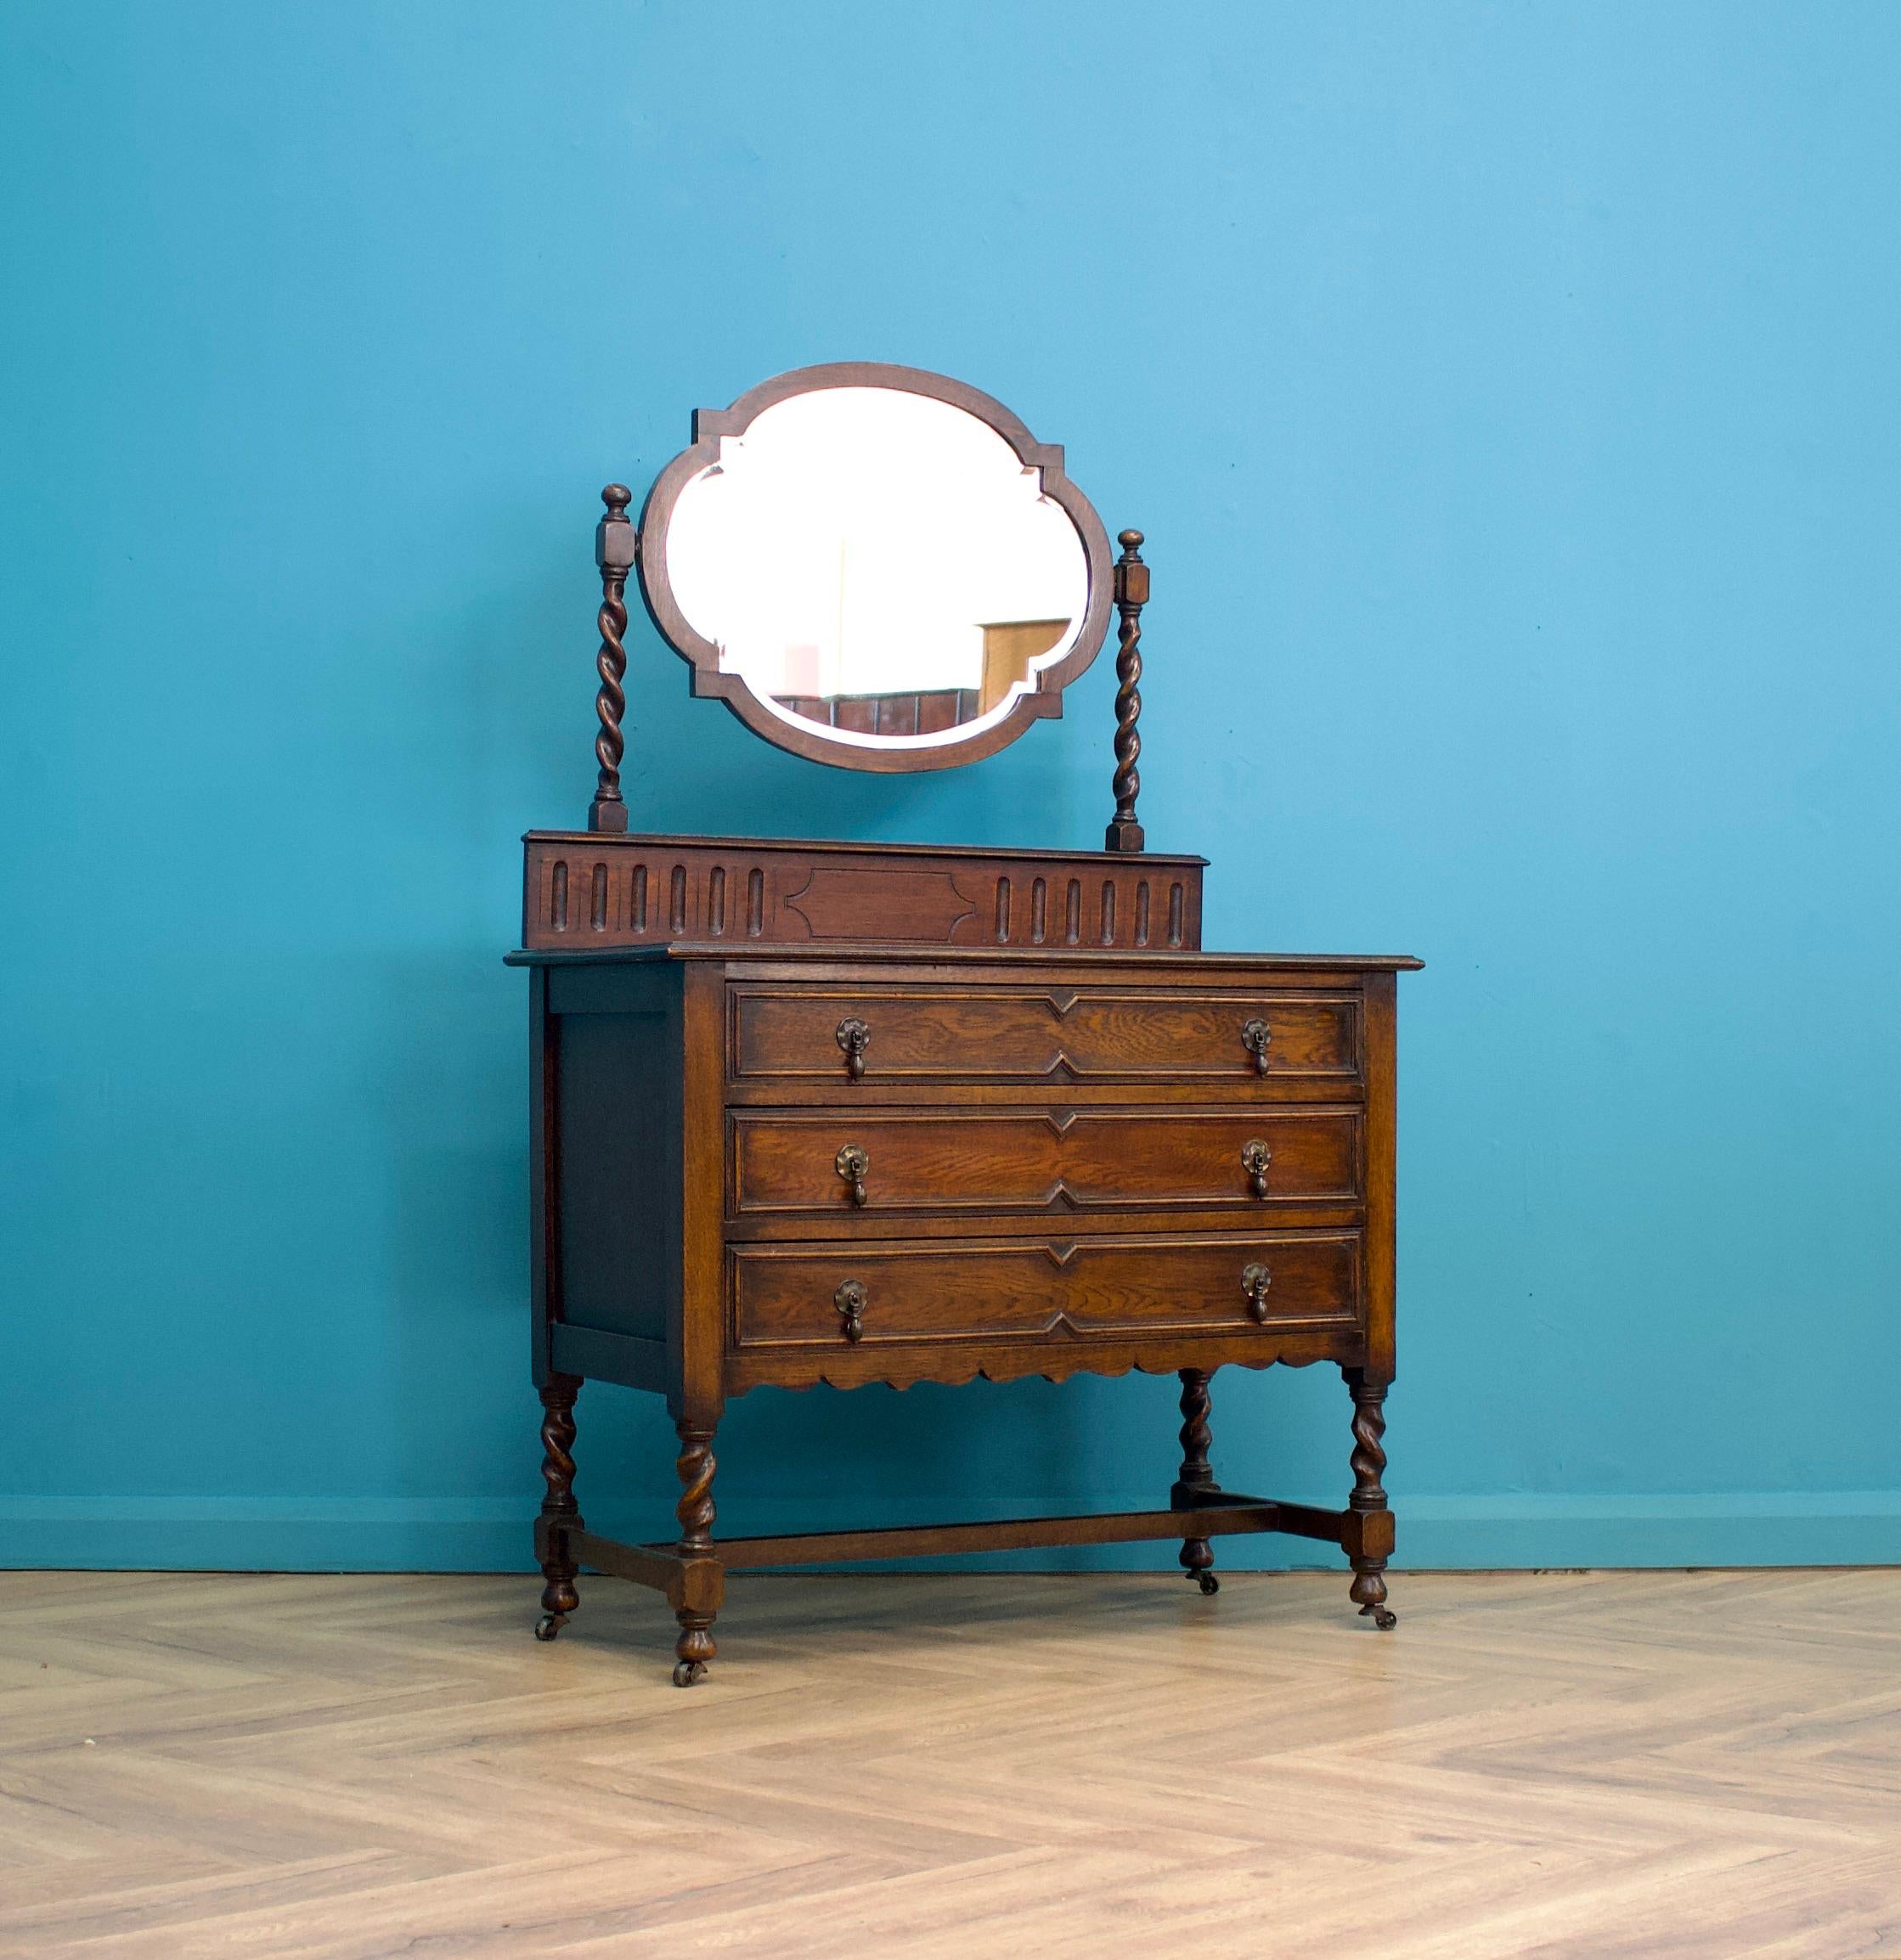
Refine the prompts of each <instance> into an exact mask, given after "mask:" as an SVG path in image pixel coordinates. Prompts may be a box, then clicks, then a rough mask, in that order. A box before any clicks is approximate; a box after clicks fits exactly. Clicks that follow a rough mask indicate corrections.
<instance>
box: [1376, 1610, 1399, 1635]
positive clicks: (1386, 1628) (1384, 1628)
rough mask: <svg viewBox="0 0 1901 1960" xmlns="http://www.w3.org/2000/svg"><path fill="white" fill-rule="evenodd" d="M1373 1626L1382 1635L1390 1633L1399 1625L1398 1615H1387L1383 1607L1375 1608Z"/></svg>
mask: <svg viewBox="0 0 1901 1960" xmlns="http://www.w3.org/2000/svg"><path fill="white" fill-rule="evenodd" d="M1373 1624H1374V1625H1375V1626H1377V1627H1378V1628H1379V1631H1381V1632H1382V1633H1390V1632H1391V1631H1393V1629H1394V1628H1395V1627H1396V1626H1397V1625H1399V1615H1398V1614H1396V1613H1389V1612H1388V1611H1387V1610H1386V1608H1385V1607H1383V1606H1376V1607H1374V1609H1373Z"/></svg>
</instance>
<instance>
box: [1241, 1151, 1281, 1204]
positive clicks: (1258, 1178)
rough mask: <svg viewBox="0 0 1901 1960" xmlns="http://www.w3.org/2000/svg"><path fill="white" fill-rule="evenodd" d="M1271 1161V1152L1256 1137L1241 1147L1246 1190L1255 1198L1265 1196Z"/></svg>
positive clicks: (1272, 1156)
mask: <svg viewBox="0 0 1901 1960" xmlns="http://www.w3.org/2000/svg"><path fill="white" fill-rule="evenodd" d="M1273 1161H1274V1153H1273V1152H1272V1151H1271V1150H1270V1149H1268V1147H1267V1146H1266V1144H1264V1143H1263V1142H1262V1141H1261V1139H1260V1138H1259V1137H1258V1136H1253V1137H1249V1139H1248V1141H1246V1142H1245V1143H1244V1144H1243V1145H1242V1146H1241V1168H1242V1169H1243V1170H1244V1171H1245V1172H1246V1173H1247V1174H1248V1189H1249V1191H1252V1192H1253V1193H1254V1195H1255V1197H1266V1195H1267V1166H1268V1165H1269V1164H1271V1163H1272V1162H1273Z"/></svg>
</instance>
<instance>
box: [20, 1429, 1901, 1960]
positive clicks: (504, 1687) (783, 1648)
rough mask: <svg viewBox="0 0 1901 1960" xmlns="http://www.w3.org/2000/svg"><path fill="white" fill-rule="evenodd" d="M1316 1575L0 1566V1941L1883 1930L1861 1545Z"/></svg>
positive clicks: (853, 1943) (417, 1945)
mask: <svg viewBox="0 0 1901 1960" xmlns="http://www.w3.org/2000/svg"><path fill="white" fill-rule="evenodd" d="M1163 1441H1165V1439H1158V1442H1159V1443H1160V1442H1163ZM1170 1560H1171V1562H1172V1554H1170ZM1339 1588H1340V1580H1339V1578H1338V1576H1337V1575H1335V1574H1277V1575H1266V1574H1250V1573H1241V1574H1234V1573H1230V1574H1228V1576H1227V1578H1226V1579H1225V1580H1223V1583H1222V1591H1221V1597H1220V1598H1219V1599H1218V1600H1204V1599H1203V1598H1201V1597H1199V1595H1198V1594H1197V1593H1196V1592H1195V1591H1194V1590H1193V1588H1192V1587H1191V1586H1188V1585H1184V1584H1183V1583H1182V1580H1181V1578H1180V1577H1179V1575H1176V1574H1169V1575H1164V1574H1160V1573H1157V1574H1152V1575H1119V1576H1108V1575H1105V1576H1100V1577H1086V1578H1085V1577H1063V1576H1052V1577H1035V1576H1031V1575H1027V1574H1025V1575H1011V1576H997V1575H981V1574H974V1575H973V1574H968V1573H956V1574H930V1575H921V1576H916V1577H897V1576H881V1577H864V1576H854V1577H850V1578H843V1577H838V1576H812V1577H800V1578H796V1579H784V1578H768V1577H752V1576H742V1577H740V1578H737V1579H736V1580H732V1581H731V1582H730V1587H729V1596H730V1602H731V1603H735V1604H737V1605H738V1606H739V1607H740V1608H742V1611H741V1612H739V1613H738V1614H732V1615H730V1616H729V1617H730V1619H731V1629H732V1631H731V1634H730V1636H729V1637H728V1638H727V1639H726V1640H725V1642H723V1643H722V1647H723V1651H722V1653H721V1657H720V1660H719V1665H718V1666H717V1667H716V1668H715V1670H714V1673H713V1675H712V1676H711V1677H710V1678H709V1681H708V1684H707V1685H706V1686H705V1687H701V1688H697V1689H695V1690H694V1691H693V1692H692V1693H691V1694H685V1695H682V1694H677V1693H675V1692H674V1690H673V1688H671V1687H668V1685H667V1681H666V1676H665V1674H664V1672H663V1670H659V1669H657V1668H656V1667H654V1666H652V1664H651V1662H650V1660H649V1659H648V1657H649V1656H651V1655H652V1653H653V1652H654V1651H655V1650H656V1649H657V1648H659V1649H662V1650H663V1649H664V1647H665V1645H666V1643H667V1642H668V1640H669V1639H670V1638H671V1636H672V1634H673V1632H674V1614H673V1610H672V1609H671V1608H669V1607H668V1605H667V1603H666V1602H663V1600H662V1599H661V1598H659V1597H657V1595H655V1594H652V1593H649V1592H645V1591H635V1590H634V1589H633V1588H630V1587H608V1586H606V1585H596V1586H595V1587H594V1589H593V1591H592V1593H591V1594H590V1597H589V1603H588V1606H587V1608H586V1609H585V1610H584V1613H583V1614H581V1615H580V1617H579V1618H578V1619H576V1620H575V1621H574V1622H573V1625H570V1626H569V1627H568V1629H567V1631H565V1632H564V1633H563V1634H562V1636H561V1639H560V1640H559V1641H558V1642H556V1643H555V1644H554V1645H553V1646H551V1647H532V1646H529V1647H524V1643H523V1640H522V1615H523V1611H524V1606H525V1603H526V1602H525V1601H524V1599H523V1597H522V1580H520V1579H519V1578H511V1577H505V1576H504V1577H497V1578H421V1577H414V1576H402V1577H397V1576H380V1577H364V1576H361V1575H353V1576H346V1577H330V1578H324V1577H284V1576H268V1575H240V1576H215V1575H200V1574H104V1573H84V1574H61V1573H36V1574H24V1573H22V1574H6V1575H0V1764H3V1769H0V1954H4V1955H6V1956H7V1957H8V1960H14V1957H19V1960H219V1957H225V1956H228V1957H230V1960H389V1957H391V1956H394V1955H398V1954H403V1955H409V1956H412V1957H414V1956H422V1955H441V1956H443V1957H445V1960H449V1957H453V1960H479V1957H486V1956H490V1955H493V1956H495V1957H497V1960H501V1957H503V1956H515V1955H543V1954H546V1955H555V1954H560V1955H563V1956H566V1955H570V1954H572V1955H574V1956H576V1957H577V1960H579V1957H581V1956H586V1957H588V1960H606V1957H608V1956H614V1957H616V1960H618V1957H619V1956H622V1955H635V1956H645V1955H647V1954H656V1955H658V1954H665V1955H667V1956H668V1957H670V1960H715V1957H718V1956H727V1955H736V1954H743V1955H748V1956H751V1955H759V1956H770V1960H874V1957H875V1960H972V1957H973V1956H984V1955H990V1954H1007V1953H1042V1954H1048V1955H1051V1956H1053V1957H1055V1960H1260V1957H1261V1956H1262V1955H1266V1954H1272V1955H1273V1956H1274V1957H1275V1960H1388V1957H1390V1956H1393V1955H1398V1954H1403V1955H1405V1956H1407V1960H1610V1957H1612V1956H1619V1957H1625V1960H1637V1957H1639V1956H1642V1957H1645V1960H1648V1957H1650V1956H1656V1957H1658V1960H1739V1957H1740V1956H1744V1955H1773V1956H1775V1957H1776V1960H1848V1957H1850V1956H1858V1957H1861V1960H1881V1957H1882V1956H1888V1957H1893V1956H1895V1955H1898V1954H1901V1572H1895V1571H1886V1572H1881V1571H1864V1572H1827V1573H1802V1572H1757V1573H1723V1572H1703V1573H1695V1574H1684V1573H1629V1574H1528V1573H1520V1574H1448V1575H1438V1574H1412V1575H1409V1576H1408V1578H1407V1584H1406V1597H1407V1622H1406V1625H1405V1626H1404V1628H1403V1629H1402V1631H1401V1632H1400V1633H1399V1634H1398V1635H1396V1636H1394V1637H1393V1638H1391V1639H1390V1640H1383V1639H1379V1638H1376V1637H1374V1636H1372V1635H1370V1634H1368V1632H1367V1631H1366V1626H1365V1622H1364V1621H1357V1620H1355V1619H1351V1616H1349V1617H1347V1618H1345V1619H1343V1618H1342V1617H1341V1615H1340V1611H1339V1607H1340V1599H1339ZM842 1657H844V1658H848V1659H849V1667H846V1666H842V1665H841V1659H842Z"/></svg>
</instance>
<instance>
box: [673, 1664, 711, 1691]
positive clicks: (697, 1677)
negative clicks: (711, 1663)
mask: <svg viewBox="0 0 1901 1960" xmlns="http://www.w3.org/2000/svg"><path fill="white" fill-rule="evenodd" d="M705 1679H706V1663H705V1662H704V1661H703V1660H681V1661H675V1662H674V1687H692V1686H693V1685H694V1684H695V1682H697V1681H704V1680H705Z"/></svg>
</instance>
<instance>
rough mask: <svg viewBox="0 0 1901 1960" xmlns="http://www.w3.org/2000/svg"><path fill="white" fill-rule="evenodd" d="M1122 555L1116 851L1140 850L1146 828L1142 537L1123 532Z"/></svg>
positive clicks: (1110, 839) (1112, 837)
mask: <svg viewBox="0 0 1901 1960" xmlns="http://www.w3.org/2000/svg"><path fill="white" fill-rule="evenodd" d="M1117 543H1119V544H1120V545H1121V547H1122V555H1121V557H1120V558H1119V559H1118V560H1116V564H1115V609H1116V612H1117V614H1118V616H1119V617H1120V625H1119V626H1118V627H1117V629H1116V641H1117V651H1116V656H1115V679H1116V689H1115V778H1114V785H1113V787H1114V791H1115V814H1114V816H1113V817H1112V818H1110V819H1109V825H1108V836H1107V838H1106V840H1105V841H1106V842H1107V844H1108V848H1109V849H1110V850H1112V851H1139V850H1141V849H1142V843H1143V837H1142V825H1140V824H1138V823H1137V821H1136V798H1137V796H1138V795H1139V794H1140V793H1141V791H1142V776H1141V774H1140V772H1139V771H1138V770H1137V768H1136V763H1137V758H1139V757H1140V756H1141V754H1142V737H1141V736H1140V735H1138V734H1137V732H1136V724H1137V721H1138V720H1140V719H1141V717H1142V693H1141V682H1142V653H1141V645H1142V607H1143V606H1144V605H1147V604H1148V566H1146V565H1144V564H1143V563H1142V533H1141V532H1139V531H1125V532H1121V533H1120V536H1119V537H1118V538H1117Z"/></svg>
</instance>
